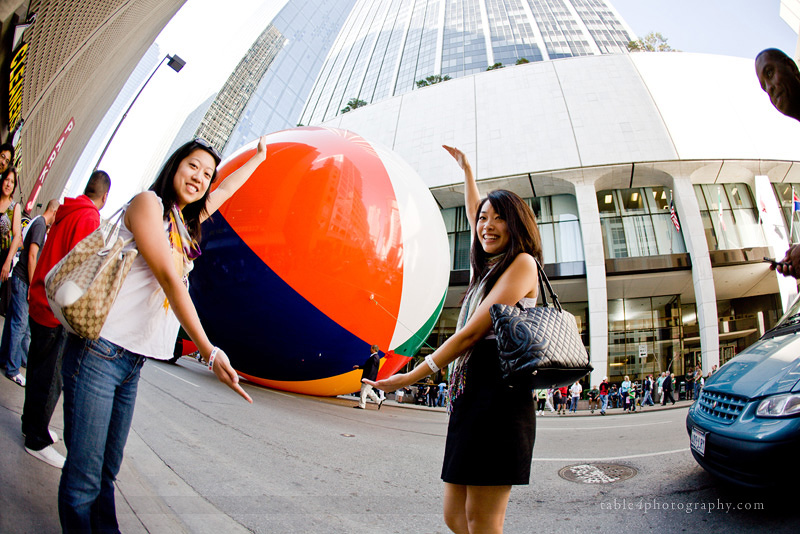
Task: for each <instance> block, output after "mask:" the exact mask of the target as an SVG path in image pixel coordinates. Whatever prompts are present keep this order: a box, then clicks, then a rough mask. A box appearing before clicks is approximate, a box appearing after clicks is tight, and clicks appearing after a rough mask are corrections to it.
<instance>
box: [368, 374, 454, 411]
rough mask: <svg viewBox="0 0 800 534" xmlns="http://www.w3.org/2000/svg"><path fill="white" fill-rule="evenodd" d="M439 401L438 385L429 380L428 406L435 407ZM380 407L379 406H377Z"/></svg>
mask: <svg viewBox="0 0 800 534" xmlns="http://www.w3.org/2000/svg"><path fill="white" fill-rule="evenodd" d="M438 402H439V387H438V386H437V385H436V384H434V383H433V381H431V383H430V387H428V407H429V408H435V407H436V405H437V404H438ZM378 408H379V409H380V407H378Z"/></svg>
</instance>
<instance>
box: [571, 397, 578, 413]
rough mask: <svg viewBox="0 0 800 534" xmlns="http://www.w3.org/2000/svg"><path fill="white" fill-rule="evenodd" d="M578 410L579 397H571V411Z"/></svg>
mask: <svg viewBox="0 0 800 534" xmlns="http://www.w3.org/2000/svg"><path fill="white" fill-rule="evenodd" d="M577 410H578V397H570V402H569V411H571V412H576V411H577Z"/></svg>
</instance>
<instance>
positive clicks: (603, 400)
mask: <svg viewBox="0 0 800 534" xmlns="http://www.w3.org/2000/svg"><path fill="white" fill-rule="evenodd" d="M597 390H598V391H599V392H600V415H605V414H606V410H607V409H608V394H609V392H610V391H611V388H610V387H609V386H608V377H607V376H604V377H603V381H602V382H600V387H598V388H597Z"/></svg>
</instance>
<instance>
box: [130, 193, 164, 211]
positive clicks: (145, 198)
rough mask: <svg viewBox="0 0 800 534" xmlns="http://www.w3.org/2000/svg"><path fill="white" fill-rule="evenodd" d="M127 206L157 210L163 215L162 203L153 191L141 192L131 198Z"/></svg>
mask: <svg viewBox="0 0 800 534" xmlns="http://www.w3.org/2000/svg"><path fill="white" fill-rule="evenodd" d="M128 206H129V207H131V208H133V209H134V210H136V209H158V210H160V211H161V213H162V214H163V213H164V203H163V202H162V201H161V197H159V196H158V195H157V194H156V193H155V191H142V192H141V193H137V194H136V195H134V196H133V198H132V199H131V200H130V201H129V202H128Z"/></svg>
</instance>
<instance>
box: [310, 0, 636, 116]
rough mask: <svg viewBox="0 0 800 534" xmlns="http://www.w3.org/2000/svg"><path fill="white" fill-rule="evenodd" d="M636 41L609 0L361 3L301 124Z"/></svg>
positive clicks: (612, 51)
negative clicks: (497, 69)
mask: <svg viewBox="0 0 800 534" xmlns="http://www.w3.org/2000/svg"><path fill="white" fill-rule="evenodd" d="M635 38H636V37H635V35H634V34H633V32H632V31H631V30H630V28H628V27H627V25H626V24H625V23H624V21H623V20H622V19H621V17H619V15H618V14H617V13H616V11H614V9H613V7H612V6H611V5H610V4H609V3H608V2H606V1H605V0H387V1H385V2H376V1H374V0H359V1H358V2H356V5H355V7H354V8H353V11H352V13H351V14H350V16H349V17H348V19H347V21H346V22H345V24H344V26H343V28H342V32H341V33H340V34H339V37H338V38H337V40H336V42H335V44H334V46H333V48H332V49H331V53H330V54H329V56H328V58H327V59H326V60H325V64H324V66H323V68H322V71H321V72H320V75H319V78H318V79H317V81H316V83H315V85H314V90H313V92H312V93H311V97H310V98H309V99H308V102H307V103H306V106H305V108H304V110H303V114H302V118H301V120H300V122H301V123H303V124H315V123H318V122H321V121H325V120H328V119H330V118H332V117H334V116H336V115H337V114H339V113H341V110H342V109H343V108H345V107H346V106H347V104H348V102H350V101H351V100H353V99H355V100H358V101H361V102H364V103H372V102H377V101H379V100H382V99H384V98H387V97H390V96H395V95H400V94H403V93H407V92H409V91H411V90H413V89H415V88H416V87H417V82H418V81H420V80H425V79H426V78H428V77H429V76H441V77H449V78H451V79H452V78H458V77H461V76H465V75H469V74H475V73H478V72H482V71H485V70H486V69H487V68H489V67H492V66H497V65H498V64H502V65H504V66H505V65H514V64H516V63H517V62H518V61H528V62H535V61H544V60H549V59H558V58H564V57H573V56H588V55H599V54H616V53H622V52H625V51H627V48H626V45H627V43H628V42H629V41H631V40H632V39H635Z"/></svg>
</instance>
